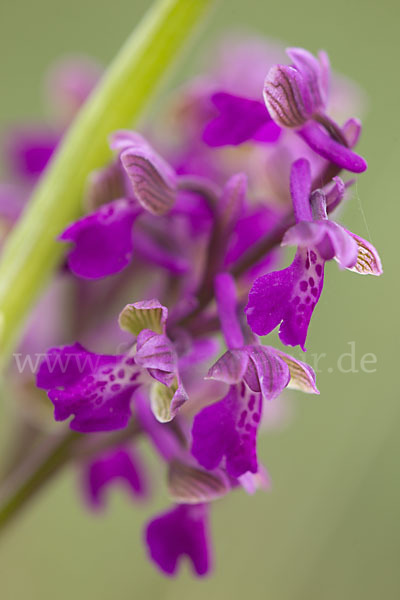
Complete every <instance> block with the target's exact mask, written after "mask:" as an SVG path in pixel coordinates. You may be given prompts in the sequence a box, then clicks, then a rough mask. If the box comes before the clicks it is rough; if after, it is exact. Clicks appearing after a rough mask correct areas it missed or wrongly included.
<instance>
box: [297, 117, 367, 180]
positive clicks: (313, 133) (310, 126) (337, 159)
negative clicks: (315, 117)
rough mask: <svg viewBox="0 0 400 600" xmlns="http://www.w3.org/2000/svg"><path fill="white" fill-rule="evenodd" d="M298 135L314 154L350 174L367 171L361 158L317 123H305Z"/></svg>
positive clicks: (365, 164)
mask: <svg viewBox="0 0 400 600" xmlns="http://www.w3.org/2000/svg"><path fill="white" fill-rule="evenodd" d="M298 134H299V135H300V137H302V138H303V140H304V141H305V142H306V144H308V145H309V146H310V148H311V149H312V150H314V152H316V153H317V154H319V155H320V156H322V157H323V158H325V159H326V160H329V161H331V162H333V163H334V164H335V165H338V166H339V167H342V169H347V170H348V171H351V172H352V173H363V172H364V171H365V170H366V169H367V163H366V162H365V160H364V159H363V158H362V157H361V156H359V155H358V154H356V153H355V152H353V151H352V150H350V149H349V148H346V147H345V146H343V145H342V144H339V142H336V141H335V140H333V139H332V138H331V137H330V136H329V134H328V133H327V132H326V131H324V129H323V128H322V127H321V126H320V125H319V124H318V123H315V122H309V123H307V124H306V125H304V127H302V128H301V129H300V130H299V131H298Z"/></svg>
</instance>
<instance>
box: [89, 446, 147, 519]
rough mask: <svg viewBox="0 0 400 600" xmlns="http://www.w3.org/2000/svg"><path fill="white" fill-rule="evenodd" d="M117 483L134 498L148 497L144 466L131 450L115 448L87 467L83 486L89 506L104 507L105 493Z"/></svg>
mask: <svg viewBox="0 0 400 600" xmlns="http://www.w3.org/2000/svg"><path fill="white" fill-rule="evenodd" d="M116 482H120V483H122V484H124V485H125V487H126V488H127V489H128V490H129V492H130V493H131V495H132V496H133V497H134V498H135V497H139V498H140V497H143V496H146V495H147V491H148V489H147V481H146V478H145V476H144V473H143V468H142V465H141V463H140V461H139V459H138V457H137V456H136V454H134V452H133V451H132V450H131V449H130V450H126V449H125V448H118V449H115V448H114V449H112V450H111V451H108V452H104V453H103V454H102V455H101V456H99V457H97V458H96V459H95V460H93V461H92V462H91V463H90V464H88V465H87V467H86V468H85V471H84V479H83V485H84V490H85V493H86V497H87V499H88V502H89V504H91V506H92V507H93V508H102V507H104V505H105V492H106V491H107V488H108V487H110V486H111V485H114V484H115V483H116Z"/></svg>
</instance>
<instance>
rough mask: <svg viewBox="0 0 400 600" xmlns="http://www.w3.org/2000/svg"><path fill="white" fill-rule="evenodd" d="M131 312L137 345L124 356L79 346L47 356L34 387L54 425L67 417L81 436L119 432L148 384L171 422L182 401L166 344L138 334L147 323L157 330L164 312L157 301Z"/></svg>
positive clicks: (160, 336)
mask: <svg viewBox="0 0 400 600" xmlns="http://www.w3.org/2000/svg"><path fill="white" fill-rule="evenodd" d="M132 306H133V307H135V311H136V313H139V316H136V319H134V320H133V323H134V327H135V328H136V329H135V331H137V332H138V333H137V334H136V335H137V343H136V344H134V345H133V346H132V348H131V349H130V350H129V351H128V352H127V353H126V354H123V355H119V356H111V355H101V354H95V353H92V352H88V351H87V350H86V349H85V348H84V347H83V346H81V345H80V344H74V345H72V346H64V347H61V348H51V349H50V350H49V351H48V352H47V354H46V356H45V358H44V359H43V361H42V363H41V365H40V367H39V371H38V374H37V386H38V387H40V388H42V389H45V390H46V391H47V393H48V396H49V398H50V400H51V401H52V402H53V404H54V408H55V413H54V414H55V419H56V420H57V421H64V420H65V419H67V418H69V417H70V416H73V419H72V421H71V422H70V427H71V429H74V430H76V431H81V432H84V433H86V432H92V431H111V430H114V429H120V428H123V427H125V426H126V425H127V423H128V421H129V418H130V415H131V400H132V395H133V393H134V392H135V391H136V390H137V389H138V388H139V387H142V386H145V387H147V388H148V387H149V384H151V383H152V381H153V380H155V381H156V382H157V384H159V385H160V386H161V387H162V389H163V390H164V395H165V394H167V399H166V400H165V402H167V404H168V408H169V410H170V413H171V418H173V417H174V415H175V414H176V412H177V411H178V409H179V408H180V406H181V405H182V404H183V402H184V401H186V400H187V394H186V392H185V390H184V388H183V386H182V384H181V382H180V378H179V372H178V367H177V356H176V352H175V350H174V347H173V345H172V342H171V341H170V340H169V339H168V338H167V336H166V335H165V334H163V333H161V334H158V333H156V332H154V331H151V330H150V329H144V328H142V329H141V330H140V331H139V328H140V327H141V326H142V327H143V325H146V324H148V323H150V322H151V323H154V326H155V328H156V329H157V319H158V324H159V325H158V327H159V328H161V330H163V327H164V326H165V321H166V318H167V309H166V308H165V307H164V306H162V305H161V304H160V303H159V302H158V300H149V301H144V302H137V303H135V304H134V305H128V307H132ZM140 311H143V314H142V316H140ZM130 323H132V320H131V321H130ZM153 385H154V384H153ZM164 408H165V404H164ZM155 416H156V417H157V416H158V415H157V414H156V415H155ZM169 420H170V419H169Z"/></svg>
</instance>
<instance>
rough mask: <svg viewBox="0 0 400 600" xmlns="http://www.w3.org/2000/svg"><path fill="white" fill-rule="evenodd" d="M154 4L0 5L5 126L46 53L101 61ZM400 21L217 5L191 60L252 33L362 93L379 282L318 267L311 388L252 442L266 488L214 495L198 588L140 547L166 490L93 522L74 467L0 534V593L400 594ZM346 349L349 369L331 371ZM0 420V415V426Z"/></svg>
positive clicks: (306, 7)
mask: <svg viewBox="0 0 400 600" xmlns="http://www.w3.org/2000/svg"><path fill="white" fill-rule="evenodd" d="M148 4H149V2H148V1H147V2H146V1H144V0H140V1H138V0H130V1H128V0H115V1H114V2H110V3H107V2H103V3H101V2H98V1H95V0H69V2H57V1H56V2H54V1H53V2H50V0H36V2H28V1H27V0H23V1H22V0H2V2H1V6H0V56H1V59H0V81H1V94H0V128H3V127H4V125H6V124H7V123H10V122H15V121H19V120H22V121H24V120H25V121H26V120H28V121H29V120H30V119H32V120H35V119H36V118H37V117H40V116H41V115H42V114H43V110H44V109H43V104H42V97H41V94H42V91H41V76H42V74H43V72H44V71H45V70H46V68H47V67H48V66H49V65H50V64H51V62H52V61H53V60H54V59H55V58H56V57H58V56H60V55H63V54H65V53H69V52H71V51H73V52H77V53H87V54H89V55H92V56H94V57H98V58H99V59H100V60H101V61H102V62H104V63H107V62H108V61H109V60H110V59H111V57H112V56H113V55H114V54H115V52H116V51H117V50H118V48H119V46H120V44H121V43H122V41H123V40H124V39H125V38H126V36H127V35H128V33H129V32H130V31H131V29H132V27H133V26H134V24H135V22H136V21H137V19H138V18H139V17H140V15H141V14H142V13H143V11H144V10H145V8H146V7H147V5H148ZM399 17H400V10H399V8H398V4H397V3H396V2H394V1H390V0H380V1H379V2H376V0H337V1H336V2H335V3H331V4H328V3H321V2H320V1H318V0H303V1H302V2H297V1H296V2H295V1H293V0H291V1H289V2H286V3H276V2H270V3H269V2H267V1H265V0H247V1H246V2H243V1H239V0H225V1H220V2H219V4H218V5H217V10H215V12H214V14H213V15H212V18H211V20H210V21H209V23H208V25H207V27H206V28H205V29H204V30H203V34H202V35H201V36H200V37H199V38H198V40H197V41H196V43H195V44H194V45H193V46H192V51H191V53H190V54H187V56H186V62H185V65H184V68H185V69H186V71H190V65H191V61H193V60H195V58H196V56H197V55H198V54H199V53H200V52H201V51H202V49H204V48H205V47H206V46H207V45H208V44H209V41H210V39H211V38H212V37H215V36H216V35H218V33H219V32H221V31H223V30H224V29H226V28H229V27H234V28H235V29H237V28H240V27H244V28H246V29H248V30H254V31H256V32H258V33H262V34H265V35H267V36H269V37H272V38H275V39H278V40H282V41H283V42H284V43H287V44H288V45H299V46H305V47H307V48H309V49H310V50H312V51H316V50H317V49H318V48H321V47H323V48H324V49H325V50H327V51H328V52H329V54H330V57H331V60H332V63H333V65H334V68H335V70H337V71H338V72H341V73H343V74H346V75H348V76H349V77H352V78H354V79H355V80H356V81H357V82H358V83H359V84H360V85H361V86H362V87H363V88H364V89H365V90H366V92H367V94H368V97H369V112H368V114H367V116H366V118H365V119H364V133H363V137H362V140H361V144H360V152H361V153H362V154H363V155H365V156H366V158H367V160H368V162H369V170H368V171H367V173H366V174H365V175H363V176H362V177H360V178H359V181H358V186H357V193H356V195H355V198H354V199H353V201H352V202H351V203H349V204H348V205H347V208H346V215H345V221H346V224H347V225H348V227H349V229H351V230H353V231H355V232H357V233H359V234H360V235H362V236H364V237H367V238H369V239H371V240H372V241H373V243H374V244H375V245H376V246H377V247H378V249H379V250H380V253H381V256H382V258H383V263H384V270H385V274H384V276H383V277H382V278H380V279H376V278H372V277H370V278H367V277H364V278H363V277H357V276H356V275H354V274H352V273H349V272H346V273H341V272H339V270H338V269H337V267H336V265H332V264H330V265H328V268H327V275H326V285H325V290H324V293H323V296H322V299H321V301H320V303H319V306H318V310H317V311H316V314H315V316H314V319H313V323H312V325H313V326H312V328H311V333H310V337H309V343H308V353H309V354H310V355H312V354H313V353H315V352H318V353H321V352H325V353H326V354H327V357H326V359H325V360H324V361H323V362H321V369H322V372H321V373H320V374H319V378H318V383H319V388H320V390H321V396H320V397H315V398H314V397H308V396H304V395H300V394H298V395H293V397H292V398H291V404H292V406H293V411H294V418H293V420H292V422H291V423H290V425H289V426H288V427H286V428H284V429H283V430H281V431H275V432H274V431H272V432H270V433H267V434H265V435H264V436H263V437H262V439H261V443H260V449H261V457H262V459H263V462H264V463H265V464H266V465H267V466H268V469H269V471H270V474H271V477H272V479H273V488H272V491H271V492H270V493H267V494H263V493H259V494H257V495H256V496H255V497H252V498H250V497H247V496H246V495H245V494H244V493H236V494H232V495H231V496H230V497H229V498H227V499H224V500H223V501H221V502H219V503H217V504H216V505H215V507H214V510H213V537H214V543H215V563H216V569H215V572H214V574H213V575H212V576H211V577H209V578H208V579H206V580H202V581H198V580H195V579H193V578H192V576H191V575H190V574H189V571H188V569H187V568H186V567H185V568H184V569H183V570H182V571H181V574H180V577H179V578H177V579H176V580H168V579H165V578H163V577H162V576H160V575H159V573H158V572H157V571H156V570H155V569H154V568H153V566H152V565H150V564H149V563H148V562H147V560H146V558H145V553H144V549H143V547H142V545H141V535H142V523H143V522H144V521H145V520H146V519H147V518H148V517H149V515H150V514H151V513H153V512H154V511H156V510H158V509H160V508H161V507H163V506H165V505H166V503H167V500H166V497H165V496H161V497H160V496H158V498H157V499H156V501H155V504H153V505H152V506H146V507H141V506H137V505H132V504H131V503H130V502H129V501H128V500H127V498H126V497H125V496H124V495H123V494H122V493H119V492H115V493H114V494H113V495H112V499H111V502H110V506H109V508H108V510H107V512H106V513H105V514H104V515H102V516H97V515H94V516H93V515H91V514H89V513H88V512H87V511H86V510H85V508H84V506H83V505H82V503H81V502H80V498H79V495H78V492H77V484H76V473H75V472H74V471H73V470H70V471H69V472H65V473H64V475H63V476H62V477H60V478H59V479H58V480H57V481H56V482H55V483H54V484H53V485H52V486H50V487H49V488H48V489H47V491H46V492H45V493H44V494H43V495H41V496H39V497H38V498H37V499H36V500H35V502H34V503H32V505H31V506H30V507H29V509H28V510H27V511H26V512H24V514H23V515H22V516H21V517H20V519H19V520H18V521H16V522H14V523H13V525H12V526H11V527H10V528H9V529H8V530H7V532H6V534H5V535H4V536H3V537H2V539H1V540H0V597H1V598H2V600H22V599H24V600H26V599H29V600H48V599H50V598H51V599H53V598H56V599H57V600H67V599H68V600H70V599H71V598H78V599H85V600H109V599H110V598H118V599H119V600H125V599H129V598H146V599H149V600H152V599H153V598H154V599H158V600H160V599H162V600H164V599H165V600H167V599H174V600H180V599H183V598H188V597H189V598H190V599H191V600H196V599H198V598H203V597H204V596H207V597H208V598H210V599H217V598H218V599H220V598H230V599H232V600H236V599H239V598H242V597H243V596H244V595H247V596H248V597H249V596H252V597H263V598H271V599H273V600H338V599H341V600H347V599H352V600H355V599H357V600H358V599H361V598H363V599H364V600H372V599H375V598H376V597H377V596H380V597H382V598H385V600H392V599H393V600H395V599H396V600H397V599H398V598H399V597H400V568H399V552H400V514H399V510H400V481H399V466H400V436H399V434H398V429H399V426H400V402H399V400H400V395H399V391H398V385H397V382H398V370H399V367H398V346H399V344H398V336H399V314H398V307H399V299H398V298H399V297H398V295H397V294H398V292H399V291H400V290H399V284H398V280H399V277H398V269H399V260H398V245H399V244H398V237H399V233H398V221H399V218H400V208H399V207H400V201H399V198H398V177H399V159H400V156H399V148H400V139H399V134H400V127H399V106H400V83H399V50H400V48H399V37H398V35H399V34H398V23H399ZM352 341H354V342H355V349H356V360H357V366H358V369H359V372H358V373H341V372H338V370H337V368H336V366H335V365H336V361H337V359H338V357H339V356H340V355H341V354H342V353H343V352H348V351H349V342H352ZM366 353H374V354H375V355H376V356H377V365H376V372H374V373H365V372H362V371H361V370H360V360H361V357H362V356H363V355H364V354H366ZM329 366H331V367H332V368H333V372H329V369H328V367H329ZM2 404H4V403H2ZM3 415H4V410H3V407H2V408H1V421H2V432H4V431H5V423H4V418H3ZM160 477H161V473H160Z"/></svg>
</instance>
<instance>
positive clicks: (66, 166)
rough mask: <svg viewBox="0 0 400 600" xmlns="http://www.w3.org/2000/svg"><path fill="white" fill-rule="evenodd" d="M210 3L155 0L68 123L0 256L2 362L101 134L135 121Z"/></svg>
mask: <svg viewBox="0 0 400 600" xmlns="http://www.w3.org/2000/svg"><path fill="white" fill-rule="evenodd" d="M213 1H214V0H159V1H158V2H156V3H155V4H154V5H153V6H152V8H151V9H150V10H149V12H148V13H147V14H146V16H145V17H144V19H143V21H142V22H141V23H140V25H139V26H138V27H137V28H136V29H135V31H134V32H133V34H132V35H131V37H130V38H129V39H128V41H127V42H126V44H125V46H124V47H123V48H122V50H121V51H120V53H119V54H118V56H117V57H116V59H115V60H114V62H113V63H112V64H111V66H110V68H109V69H108V71H107V73H106V74H105V76H104V78H103V80H102V81H101V82H100V84H99V86H98V87H97V88H96V90H95V92H94V93H93V94H92V96H91V98H90V99H89V101H88V102H87V103H86V104H85V106H84V107H83V109H82V110H81V112H80V113H79V115H78V117H77V119H76V121H75V122H74V124H73V125H72V127H71V128H70V130H69V132H68V134H67V135H66V137H65V139H64V141H63V143H62V145H61V147H60V149H59V150H58V152H57V154H56V156H55V157H54V159H53V160H52V162H51V164H50V165H49V167H48V169H47V170H46V172H45V174H44V176H43V177H42V179H41V181H40V183H39V184H38V186H37V188H36V190H35V193H34V195H33V198H32V199H31V201H30V203H29V206H28V208H27V210H26V212H25V214H24V215H23V217H22V219H21V221H20V222H19V224H18V226H17V227H16V228H15V229H14V231H13V232H12V234H11V235H10V237H9V238H8V240H7V244H6V246H5V248H4V250H3V253H2V256H1V262H0V361H1V363H2V364H4V362H5V360H6V359H7V357H8V356H9V354H10V353H11V352H12V350H13V347H14V345H15V343H16V342H17V340H18V334H19V332H20V330H21V327H22V324H23V322H24V318H25V317H26V315H27V314H28V312H29V309H30V307H31V306H32V304H33V302H34V300H35V299H36V298H37V296H38V294H39V293H40V291H41V289H42V288H43V285H44V284H45V283H46V282H47V281H48V279H49V277H50V275H51V274H52V272H53V271H54V269H55V268H56V267H57V265H58V264H59V263H60V260H61V258H62V253H63V250H64V248H63V245H62V244H60V243H57V242H56V237H57V235H58V234H59V233H60V232H61V231H62V230H63V228H65V226H66V225H67V224H68V223H69V222H71V221H72V220H73V219H75V218H76V217H77V216H78V215H79V213H80V210H81V201H82V192H83V189H84V185H85V180H86V177H87V175H88V173H89V172H90V171H92V170H93V169H95V168H98V167H99V166H101V165H103V164H104V163H105V162H106V161H107V160H108V158H109V156H110V153H109V149H108V145H107V136H108V135H109V133H110V132H111V131H113V130H115V129H119V128H123V127H130V126H131V125H132V123H135V122H136V121H137V119H138V118H139V117H140V115H141V113H142V111H143V109H144V108H145V107H146V105H147V103H148V101H149V98H150V96H151V95H152V93H153V92H154V90H155V89H156V87H157V86H158V84H159V82H160V78H161V77H162V75H163V74H164V72H165V70H166V68H167V67H168V66H169V64H170V63H171V61H172V60H173V58H174V57H175V55H176V54H177V52H178V50H179V49H180V48H181V47H182V44H183V42H184V41H185V39H186V38H187V37H188V36H189V34H190V33H191V32H192V30H193V28H194V26H195V25H196V24H197V23H198V22H199V20H200V19H201V17H202V16H203V15H204V14H205V12H206V9H207V8H208V7H209V6H210V5H211V4H212V3H213Z"/></svg>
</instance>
